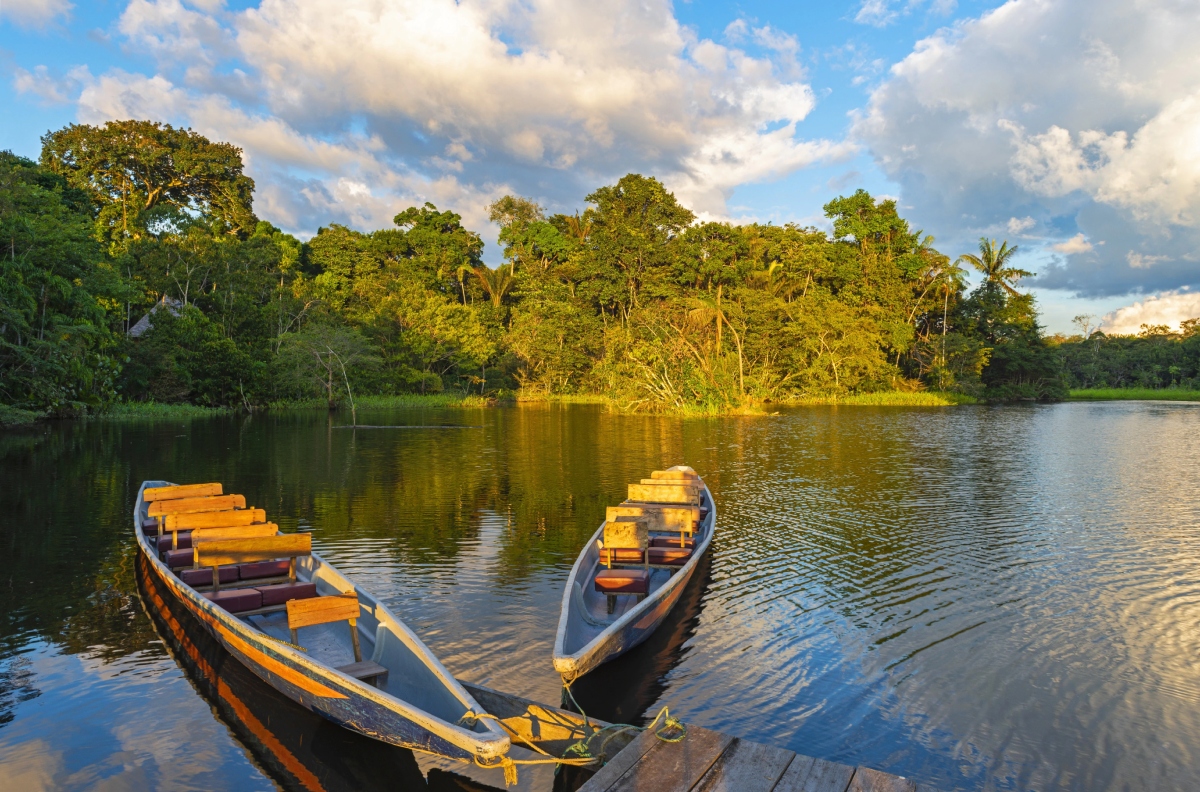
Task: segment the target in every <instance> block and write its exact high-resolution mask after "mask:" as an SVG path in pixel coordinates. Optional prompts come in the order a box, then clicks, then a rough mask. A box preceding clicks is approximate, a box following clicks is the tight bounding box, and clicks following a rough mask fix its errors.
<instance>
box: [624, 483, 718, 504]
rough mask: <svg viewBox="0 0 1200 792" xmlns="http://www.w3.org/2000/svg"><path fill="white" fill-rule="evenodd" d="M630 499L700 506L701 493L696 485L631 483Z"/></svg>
mask: <svg viewBox="0 0 1200 792" xmlns="http://www.w3.org/2000/svg"><path fill="white" fill-rule="evenodd" d="M629 500H631V501H644V502H646V503H682V504H684V505H686V506H699V505H700V494H699V491H698V490H697V489H696V488H695V487H685V486H680V485H677V484H630V485H629Z"/></svg>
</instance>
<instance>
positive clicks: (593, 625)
mask: <svg viewBox="0 0 1200 792" xmlns="http://www.w3.org/2000/svg"><path fill="white" fill-rule="evenodd" d="M697 483H698V484H699V490H700V507H701V512H702V514H703V517H702V518H701V520H700V522H699V523H698V525H697V527H696V533H695V539H696V546H695V550H694V551H693V553H692V556H691V558H689V559H688V561H687V562H686V563H684V564H683V565H682V566H680V567H677V568H674V569H652V570H651V576H650V593H649V594H648V595H647V596H646V597H645V599H643V600H641V601H640V602H638V601H637V600H635V599H634V598H633V597H629V596H623V597H618V598H617V601H616V608H615V609H614V612H613V613H611V614H610V613H608V603H607V597H606V595H605V594H603V593H600V592H597V591H596V589H595V586H594V585H593V583H594V580H595V577H596V573H597V572H599V571H600V570H601V569H603V568H604V566H603V564H602V563H601V560H600V549H601V546H602V539H603V537H604V523H601V525H600V528H599V529H598V530H597V531H596V533H595V534H594V535H593V536H592V538H591V539H590V540H589V541H588V543H587V544H586V545H584V547H583V551H582V552H580V554H579V558H578V559H576V561H575V566H574V567H572V569H571V574H570V576H569V577H568V578H567V585H566V590H565V591H564V592H563V598H562V611H561V614H560V616H559V620H558V633H557V634H556V635H555V638H554V668H555V670H556V671H558V673H559V674H560V675H561V676H562V677H563V679H564V680H565V681H567V682H568V683H569V682H571V681H573V680H574V679H577V678H578V677H581V676H583V675H584V674H586V673H588V672H589V671H592V670H593V669H595V668H596V667H597V666H599V665H601V664H602V663H605V662H607V661H609V660H612V659H613V658H615V657H618V656H620V655H622V654H624V653H625V652H628V651H629V650H630V649H632V648H633V647H635V646H637V645H638V644H640V643H641V642H642V641H644V640H646V638H648V637H649V636H650V634H651V633H653V632H654V630H655V629H656V628H657V627H658V625H659V624H660V623H661V622H662V620H663V619H664V618H666V616H667V614H668V613H670V612H671V609H672V608H674V607H675V603H676V602H678V601H679V596H680V595H681V594H682V593H683V590H684V588H685V587H686V586H687V584H688V581H689V580H690V579H691V577H692V573H693V572H695V570H696V567H697V565H698V564H699V563H700V559H701V558H702V557H703V556H704V554H705V553H707V552H708V546H709V544H710V543H711V542H712V538H713V531H714V529H715V528H716V521H717V510H716V506H715V505H714V504H713V499H712V493H710V492H709V490H708V486H707V485H706V484H704V480H703V479H702V478H698V479H697ZM664 505H669V504H664ZM705 510H707V513H705ZM675 535H676V536H677V535H678V534H675Z"/></svg>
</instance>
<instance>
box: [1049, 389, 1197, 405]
mask: <svg viewBox="0 0 1200 792" xmlns="http://www.w3.org/2000/svg"><path fill="white" fill-rule="evenodd" d="M1067 401H1186V402H1200V390H1185V389H1183V388H1078V389H1075V390H1072V391H1071V393H1070V395H1069V396H1068V397H1067Z"/></svg>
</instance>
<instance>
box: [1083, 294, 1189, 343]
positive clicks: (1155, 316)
mask: <svg viewBox="0 0 1200 792" xmlns="http://www.w3.org/2000/svg"><path fill="white" fill-rule="evenodd" d="M1197 317H1200V292H1191V291H1171V292H1165V293H1163V294H1160V295H1155V296H1152V297H1147V298H1146V299H1145V300H1141V301H1140V302H1135V303H1134V304H1133V305H1127V306H1125V307H1124V308H1118V309H1117V310H1115V311H1113V312H1112V313H1109V314H1105V315H1104V319H1103V320H1102V321H1101V323H1100V329H1101V330H1103V331H1104V332H1105V333H1108V334H1109V335H1133V334H1136V333H1138V332H1139V331H1140V330H1141V327H1142V325H1166V326H1167V327H1169V328H1170V329H1171V330H1178V329H1179V323H1180V322H1182V321H1184V320H1185V319H1195V318H1197Z"/></svg>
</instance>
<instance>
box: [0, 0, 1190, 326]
mask: <svg viewBox="0 0 1200 792" xmlns="http://www.w3.org/2000/svg"><path fill="white" fill-rule="evenodd" d="M1197 33H1200V22H1198V21H1197V19H1195V15H1194V14H1191V13H1190V12H1189V11H1188V9H1187V7H1186V4H1183V3H1180V4H1172V3H1169V2H1164V3H1161V4H1141V3H1128V2H1116V0H1092V2H1086V3H1085V2H1083V0H1058V2H1053V3H1052V2H1048V0H1010V2H1007V3H1003V4H1001V3H996V2H991V3H985V2H970V1H969V0H961V1H960V2H954V0H858V1H857V2H825V3H778V2H766V1H762V2H740V3H733V2H690V3H676V4H671V3H669V2H665V0H646V2H633V1H632V0H613V2H611V3H609V4H595V3H589V2H584V1H583V0H557V1H552V0H524V1H523V2H511V1H510V0H475V1H474V2H471V0H464V1H463V2H461V3H458V4H455V3H452V2H449V1H448V0H394V2H381V1H380V0H261V2H246V1H245V0H243V1H241V2H223V0H92V1H91V2H87V3H85V2H81V1H78V0H77V1H75V2H72V1H71V0H0V69H2V72H3V74H2V77H3V79H2V80H0V101H3V103H4V106H5V107H6V108H7V112H5V113H4V114H3V115H2V116H0V147H3V148H9V149H11V150H13V151H15V152H17V153H19V154H24V155H26V156H30V157H36V155H37V153H38V150H39V142H38V139H39V137H40V136H41V135H42V134H44V133H45V132H46V131H47V130H50V129H55V128H58V127H61V126H63V125H65V124H68V123H71V122H75V121H81V122H86V123H99V122H102V121H104V120H106V119H110V118H118V117H148V118H154V119H157V120H163V121H167V122H170V123H173V124H183V125H190V126H192V127H194V128H196V129H197V130H198V131H200V132H202V133H203V134H206V135H209V136H210V137H215V138H219V139H223V140H229V141H232V142H234V143H236V144H238V145H239V146H241V147H242V148H243V149H244V151H245V155H246V160H247V168H248V171H249V173H250V174H251V175H252V176H253V177H254V178H255V180H256V182H257V184H258V191H257V197H256V210H257V212H258V213H259V215H260V216H262V217H264V218H265V219H269V220H271V221H272V222H274V223H276V224H277V225H279V226H281V227H283V228H285V229H287V230H289V231H292V232H294V233H297V234H299V235H301V236H307V235H308V234H311V233H313V232H314V231H315V230H316V228H317V227H319V226H320V225H323V224H327V223H329V222H341V223H346V224H349V225H352V226H355V227H359V228H364V229H371V228H379V227H384V226H386V225H387V224H388V222H389V219H390V217H391V216H392V215H393V214H395V213H396V212H397V211H399V210H400V209H402V208H403V207H404V206H407V205H411V204H413V203H419V202H422V201H425V200H431V201H433V202H434V203H436V204H437V205H438V206H439V207H443V208H453V209H455V210H456V211H458V212H460V213H461V214H463V216H464V221H465V222H466V224H467V225H468V226H470V227H473V228H475V229H476V230H479V231H480V232H481V233H483V234H484V237H485V239H488V240H492V239H494V229H491V228H490V227H489V226H488V224H487V222H486V211H485V207H486V205H487V204H488V203H489V202H490V201H491V200H494V199H495V198H496V197H498V196H499V195H501V194H503V193H504V192H517V193H520V194H524V195H529V196H531V197H534V198H536V199H538V200H539V201H540V202H542V203H543V204H544V205H546V206H547V207H548V208H550V209H551V210H555V211H573V210H574V209H576V208H579V207H581V206H582V205H583V198H584V196H585V195H586V194H587V192H589V191H590V190H591V189H593V188H595V187H596V186H599V185H601V184H604V183H607V182H610V181H612V180H614V179H615V178H618V177H619V176H620V175H621V174H623V173H625V172H628V171H638V172H643V173H649V174H653V175H655V176H658V177H659V178H661V179H662V180H663V181H664V182H665V183H666V184H667V185H668V186H669V187H671V188H672V189H673V190H674V191H675V192H676V194H677V195H678V196H679V197H680V198H681V200H683V201H684V202H685V203H686V204H688V205H689V206H691V207H692V208H693V209H694V210H696V211H697V212H698V213H699V214H701V216H705V217H718V218H732V219H737V220H749V219H756V220H760V221H772V222H776V223H784V222H789V221H795V222H799V223H802V224H817V225H820V224H823V222H824V220H823V218H822V213H821V207H822V205H823V204H824V203H825V202H827V201H828V200H830V199H831V198H833V197H836V196H837V195H838V194H844V193H849V192H852V191H853V190H855V189H857V188H859V187H863V188H866V189H867V190H869V191H870V192H871V193H872V194H875V195H877V196H879V195H887V196H891V197H896V198H897V199H898V200H899V203H900V206H901V207H902V209H901V211H902V214H903V215H904V216H905V217H907V218H909V219H910V221H911V222H912V223H913V224H914V225H915V226H916V227H919V228H922V229H924V230H925V231H926V232H927V233H931V234H933V235H934V236H935V237H936V238H937V240H938V246H939V247H940V248H941V249H942V250H943V251H944V252H946V253H948V254H950V255H958V254H960V253H964V252H968V251H971V250H972V249H973V248H974V245H975V243H976V241H977V240H978V238H979V237H980V236H982V235H987V236H991V237H998V238H1004V239H1008V240H1009V241H1010V242H1012V243H1016V244H1019V245H1020V247H1021V249H1022V250H1023V251H1025V252H1024V254H1023V256H1022V260H1021V262H1020V263H1021V265H1022V266H1024V267H1025V268H1027V269H1031V270H1035V271H1037V272H1038V274H1039V277H1038V278H1037V279H1035V280H1034V281H1032V282H1031V283H1030V284H1029V285H1030V286H1032V287H1033V288H1035V290H1036V292H1037V294H1038V298H1039V302H1040V305H1041V307H1042V311H1043V320H1044V322H1045V324H1046V325H1047V326H1048V328H1049V329H1050V330H1051V331H1070V330H1071V323H1070V320H1071V317H1073V316H1075V315H1077V314H1081V313H1091V314H1095V315H1097V316H1099V315H1101V314H1108V313H1110V312H1114V311H1115V312H1116V313H1114V314H1112V316H1110V317H1109V319H1108V323H1109V325H1110V327H1120V328H1124V329H1130V328H1132V329H1135V330H1136V327H1137V324H1138V323H1139V322H1140V321H1156V322H1174V321H1178V320H1179V319H1183V318H1188V317H1190V316H1195V315H1200V289H1196V287H1197V286H1200V267H1198V262H1197V259H1196V253H1195V252H1194V251H1196V250H1200V245H1197V243H1200V238H1198V237H1200V234H1198V231H1200V140H1198V139H1197V134H1196V133H1195V131H1194V130H1195V129H1196V128H1197V124H1198V123H1200V65H1198V63H1197V59H1196V58H1195V57H1194V55H1193V54H1192V52H1191V49H1192V44H1191V42H1192V41H1194V40H1195V35H1196V34H1197ZM489 247H490V251H489V254H488V258H489V260H491V261H493V262H494V261H495V259H496V256H497V250H496V247H495V246H494V245H490V246H489ZM1194 289H1195V291H1193V290H1194ZM1122 307H1124V310H1122V311H1118V310H1117V309H1121V308H1122Z"/></svg>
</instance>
